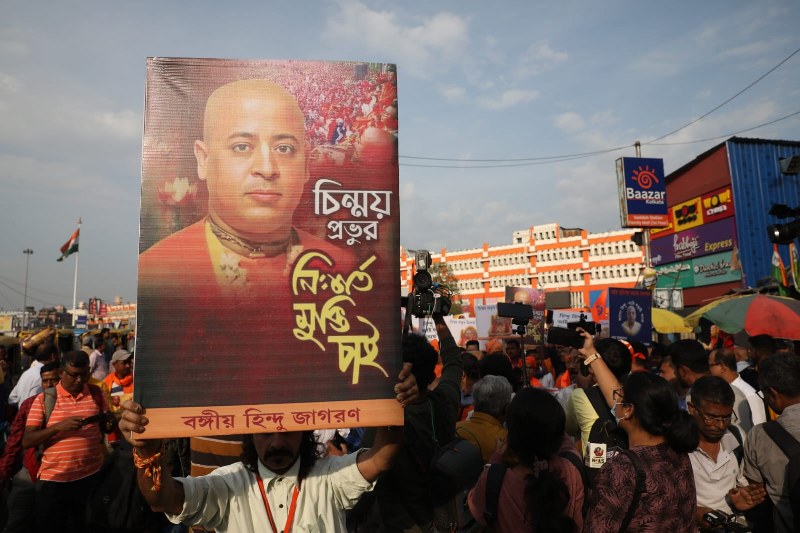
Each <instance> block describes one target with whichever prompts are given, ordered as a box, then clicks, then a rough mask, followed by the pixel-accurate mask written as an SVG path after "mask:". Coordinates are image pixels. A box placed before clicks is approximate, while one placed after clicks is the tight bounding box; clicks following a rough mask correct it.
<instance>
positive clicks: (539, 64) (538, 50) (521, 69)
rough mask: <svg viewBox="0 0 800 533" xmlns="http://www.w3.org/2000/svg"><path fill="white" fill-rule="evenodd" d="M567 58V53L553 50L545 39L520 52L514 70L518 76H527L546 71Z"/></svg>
mask: <svg viewBox="0 0 800 533" xmlns="http://www.w3.org/2000/svg"><path fill="white" fill-rule="evenodd" d="M567 59H569V54H567V53H566V52H560V51H558V50H554V49H553V48H552V47H551V46H550V43H549V42H547V41H543V42H539V43H534V44H532V45H530V46H529V47H528V50H527V51H526V52H525V53H524V54H522V57H521V58H520V64H519V66H518V67H517V70H516V76H517V77H518V78H527V77H530V76H536V75H537V74H541V73H542V72H546V71H548V70H550V69H552V68H553V67H555V66H556V65H558V64H560V63H563V62H564V61H566V60H567Z"/></svg>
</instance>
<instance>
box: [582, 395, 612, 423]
mask: <svg viewBox="0 0 800 533" xmlns="http://www.w3.org/2000/svg"><path fill="white" fill-rule="evenodd" d="M586 397H587V398H589V401H590V402H592V407H593V408H594V410H595V411H596V412H597V416H599V417H600V420H602V421H603V422H606V421H608V420H611V419H612V418H611V410H610V409H609V407H608V404H606V399H605V397H603V391H601V390H600V387H590V388H589V390H587V391H586Z"/></svg>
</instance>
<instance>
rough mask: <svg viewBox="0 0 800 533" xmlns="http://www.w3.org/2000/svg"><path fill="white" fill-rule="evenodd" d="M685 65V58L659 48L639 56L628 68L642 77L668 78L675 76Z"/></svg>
mask: <svg viewBox="0 0 800 533" xmlns="http://www.w3.org/2000/svg"><path fill="white" fill-rule="evenodd" d="M685 64H686V59H685V57H681V56H679V55H677V54H676V53H675V52H674V51H670V50H666V49H661V48H660V49H656V50H652V51H650V52H645V53H643V54H640V55H639V56H638V57H636V58H635V59H634V61H633V62H631V63H630V65H629V68H630V69H631V70H633V71H634V72H636V73H638V74H640V75H642V76H647V77H656V76H657V77H669V76H674V75H676V74H677V73H678V72H679V71H680V70H681V67H682V65H685Z"/></svg>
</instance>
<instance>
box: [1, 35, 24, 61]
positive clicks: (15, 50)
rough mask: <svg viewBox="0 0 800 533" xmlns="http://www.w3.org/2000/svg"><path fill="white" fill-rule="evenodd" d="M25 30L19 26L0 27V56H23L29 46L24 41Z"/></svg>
mask: <svg viewBox="0 0 800 533" xmlns="http://www.w3.org/2000/svg"><path fill="white" fill-rule="evenodd" d="M26 37H28V36H26V35H25V32H23V31H22V30H21V29H19V28H0V57H6V58H8V57H25V56H27V55H28V54H29V53H30V47H29V46H28V45H27V43H26V42H25V39H26Z"/></svg>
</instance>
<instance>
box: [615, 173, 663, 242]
mask: <svg viewBox="0 0 800 533" xmlns="http://www.w3.org/2000/svg"><path fill="white" fill-rule="evenodd" d="M616 165H617V190H618V192H619V199H620V225H621V226H622V227H623V228H642V227H644V228H649V227H656V228H659V227H664V226H666V225H667V224H668V223H669V218H668V216H667V184H666V180H665V179H664V160H663V159H651V158H642V157H620V158H619V159H617V162H616Z"/></svg>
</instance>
